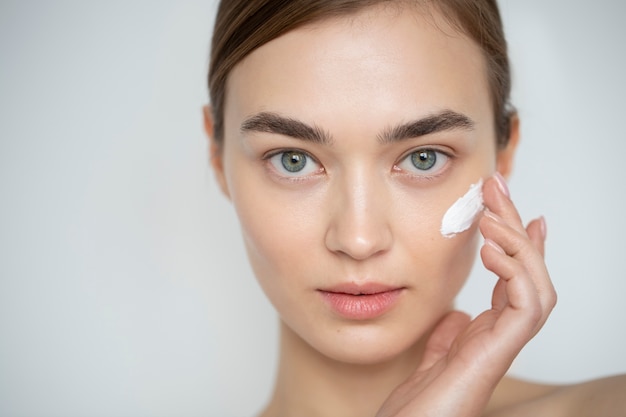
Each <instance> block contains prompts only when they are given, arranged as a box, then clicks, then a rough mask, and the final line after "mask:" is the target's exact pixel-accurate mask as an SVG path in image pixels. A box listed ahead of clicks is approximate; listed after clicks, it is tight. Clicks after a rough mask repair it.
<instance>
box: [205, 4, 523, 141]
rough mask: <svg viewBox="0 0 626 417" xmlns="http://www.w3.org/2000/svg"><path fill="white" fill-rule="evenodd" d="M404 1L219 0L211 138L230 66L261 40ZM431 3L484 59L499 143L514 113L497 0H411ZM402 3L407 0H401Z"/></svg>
mask: <svg viewBox="0 0 626 417" xmlns="http://www.w3.org/2000/svg"><path fill="white" fill-rule="evenodd" d="M401 1H403V0H254V1H250V0H221V1H220V4H219V7H218V12H217V16H216V20H215V27H214V30H213V38H212V44H211V60H210V66H209V74H208V85H209V94H210V101H211V107H212V111H213V119H214V121H213V123H214V140H215V141H216V142H217V143H218V144H219V145H221V144H222V142H223V139H224V104H225V99H226V85H227V80H228V75H229V73H230V71H231V70H232V69H233V68H234V67H235V66H236V65H237V64H238V63H239V62H240V61H241V60H243V59H244V58H245V57H246V56H247V55H248V54H250V53H251V52H252V51H254V50H255V49H257V48H259V47H260V46H262V45H264V44H265V43H267V42H269V41H271V40H273V39H275V38H277V37H279V36H281V35H283V34H285V33H287V32H289V31H291V30H294V29H296V28H298V27H301V26H304V25H307V24H311V23H315V22H318V21H321V20H325V19H330V18H334V17H341V16H346V15H350V14H354V13H356V12H358V11H360V10H362V9H365V8H366V7H369V6H373V5H378V4H393V3H400V2H401ZM409 2H412V3H414V5H418V4H419V5H423V6H429V7H434V8H436V10H437V11H439V12H440V13H441V14H442V15H443V16H444V18H446V20H447V21H448V22H449V23H450V24H451V25H452V26H453V27H454V28H455V29H456V30H458V31H459V32H461V33H463V34H465V35H466V36H468V37H469V38H470V39H472V40H473V41H474V42H476V43H477V44H478V45H479V46H480V48H481V50H482V51H483V55H484V57H485V60H486V63H487V73H488V74H487V75H488V82H489V89H490V95H491V101H492V105H493V111H494V119H495V126H494V129H495V135H496V141H497V144H498V146H499V147H504V146H506V144H507V143H508V140H509V136H510V122H511V118H512V117H513V116H514V114H515V110H514V108H513V106H511V104H510V101H509V100H510V93H511V71H510V65H509V58H508V52H507V42H506V39H505V37H504V29H503V27H502V19H501V17H500V11H499V9H498V5H497V3H496V0H434V1H433V0H412V1H409ZM404 3H407V1H406V0H404Z"/></svg>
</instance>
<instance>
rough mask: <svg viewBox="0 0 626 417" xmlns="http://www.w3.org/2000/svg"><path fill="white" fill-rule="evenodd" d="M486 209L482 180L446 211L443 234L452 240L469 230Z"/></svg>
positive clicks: (442, 224) (442, 222) (442, 227)
mask: <svg viewBox="0 0 626 417" xmlns="http://www.w3.org/2000/svg"><path fill="white" fill-rule="evenodd" d="M484 207H485V206H484V205H483V180H482V178H481V179H480V180H479V181H478V182H477V183H476V184H472V185H470V188H469V190H468V191H467V193H465V195H464V196H463V197H461V198H459V199H458V200H456V202H455V203H454V204H452V206H451V207H450V208H449V209H448V211H446V214H444V216H443V220H442V221H441V234H442V235H443V236H444V237H448V238H451V237H454V236H455V235H456V234H457V233H461V232H463V231H465V230H467V229H469V228H470V227H471V226H472V224H473V223H474V220H476V217H477V216H478V215H479V214H480V212H481V211H483V209H484Z"/></svg>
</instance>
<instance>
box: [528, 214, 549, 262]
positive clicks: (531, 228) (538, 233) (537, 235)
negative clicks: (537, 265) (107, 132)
mask: <svg viewBox="0 0 626 417" xmlns="http://www.w3.org/2000/svg"><path fill="white" fill-rule="evenodd" d="M526 233H527V234H528V237H529V238H530V240H531V241H532V242H533V245H534V246H535V248H536V249H537V251H538V252H539V253H540V254H541V256H542V257H545V241H546V221H545V219H544V218H543V217H540V218H538V219H535V220H533V221H531V222H530V223H529V224H528V226H526Z"/></svg>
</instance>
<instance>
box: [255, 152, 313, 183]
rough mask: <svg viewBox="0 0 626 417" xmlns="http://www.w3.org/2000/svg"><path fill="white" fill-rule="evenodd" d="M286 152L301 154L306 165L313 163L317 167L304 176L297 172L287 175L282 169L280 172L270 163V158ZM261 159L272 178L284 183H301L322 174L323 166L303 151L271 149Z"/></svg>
mask: <svg viewBox="0 0 626 417" xmlns="http://www.w3.org/2000/svg"><path fill="white" fill-rule="evenodd" d="M287 152H294V153H301V154H303V155H304V156H305V157H306V159H307V164H309V163H314V164H315V165H317V168H315V169H314V170H313V172H311V173H305V174H300V173H299V172H293V173H287V172H286V171H285V170H284V169H283V170H280V169H279V168H277V167H276V166H275V165H274V164H273V163H272V162H271V160H272V158H274V157H276V156H278V155H281V154H284V153H287ZM261 159H262V160H263V161H264V162H265V164H266V167H267V169H268V170H270V172H271V174H272V175H273V176H275V177H277V178H278V179H280V180H284V181H303V180H306V179H308V178H311V177H314V176H317V175H319V174H320V173H322V172H324V166H323V165H322V164H321V163H320V162H319V161H318V159H317V158H315V157H314V156H313V155H311V154H310V153H309V152H307V151H305V150H303V149H297V148H281V149H273V150H271V151H268V152H266V153H264V154H263V155H262V157H261ZM305 169H306V166H305Z"/></svg>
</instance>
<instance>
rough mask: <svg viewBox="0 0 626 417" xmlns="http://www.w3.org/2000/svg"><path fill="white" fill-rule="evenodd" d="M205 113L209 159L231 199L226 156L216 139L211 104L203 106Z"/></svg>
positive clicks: (216, 176)
mask: <svg viewBox="0 0 626 417" xmlns="http://www.w3.org/2000/svg"><path fill="white" fill-rule="evenodd" d="M202 112H203V113H204V131H205V132H206V135H207V138H208V140H209V160H210V162H211V167H212V168H213V173H214V174H215V178H216V180H217V183H218V185H219V187H220V189H221V190H222V193H224V195H225V196H226V197H228V198H229V199H230V193H229V192H228V184H227V183H226V177H225V175H224V158H223V150H222V146H221V145H220V144H219V143H217V141H216V140H215V135H214V129H213V126H214V124H213V111H212V109H211V107H210V106H204V107H203V108H202Z"/></svg>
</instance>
